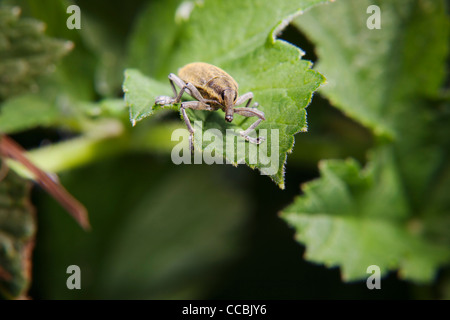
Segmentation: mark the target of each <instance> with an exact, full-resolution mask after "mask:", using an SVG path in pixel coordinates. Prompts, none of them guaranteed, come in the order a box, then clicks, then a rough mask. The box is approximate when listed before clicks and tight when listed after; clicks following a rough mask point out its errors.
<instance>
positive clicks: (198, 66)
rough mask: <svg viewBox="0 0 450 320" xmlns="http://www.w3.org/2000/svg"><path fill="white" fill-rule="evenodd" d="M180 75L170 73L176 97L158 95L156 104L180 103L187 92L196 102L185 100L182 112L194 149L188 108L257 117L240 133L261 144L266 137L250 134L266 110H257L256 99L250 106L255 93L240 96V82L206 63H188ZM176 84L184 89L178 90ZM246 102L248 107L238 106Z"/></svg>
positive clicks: (192, 130)
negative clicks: (255, 136) (254, 136)
mask: <svg viewBox="0 0 450 320" xmlns="http://www.w3.org/2000/svg"><path fill="white" fill-rule="evenodd" d="M178 75H179V77H178V76H176V75H175V74H173V73H171V74H169V81H170V84H171V86H172V89H173V92H174V97H173V98H172V97H168V96H159V97H157V98H156V100H155V104H159V105H171V104H175V103H179V102H180V101H181V97H182V96H183V93H184V92H186V93H187V94H189V95H190V96H191V97H193V98H195V99H197V101H186V102H183V103H181V107H180V110H181V114H182V115H183V118H184V121H185V123H186V126H187V128H188V130H189V133H190V134H191V135H190V144H191V149H192V140H193V134H194V128H193V127H192V125H191V122H190V121H189V118H188V116H187V114H186V108H190V109H193V110H207V111H216V110H218V109H222V110H223V111H224V112H225V120H226V121H228V122H231V121H233V115H234V114H235V113H237V114H240V115H242V116H245V117H258V118H259V119H258V120H256V121H255V122H254V123H253V124H252V125H251V126H250V127H248V129H247V130H243V131H241V132H240V135H241V136H242V137H243V138H244V139H245V140H247V141H249V142H252V143H256V144H260V143H261V142H263V141H264V140H265V139H264V137H259V138H253V137H250V136H249V133H250V132H251V131H253V130H254V129H255V128H256V127H257V126H258V125H259V124H260V123H261V121H263V120H266V119H265V117H264V112H262V111H260V110H258V109H256V108H257V107H258V103H257V102H255V103H254V104H253V106H252V107H249V105H250V103H251V101H252V99H253V93H252V92H247V93H245V94H243V95H242V96H238V84H237V83H236V81H235V80H234V79H233V78H232V77H231V76H230V75H229V74H228V73H226V72H225V71H223V70H222V69H220V68H218V67H216V66H213V65H211V64H208V63H204V62H194V63H190V64H188V65H185V66H184V67H182V68H181V69H180V70H179V71H178ZM175 85H176V86H178V87H179V88H180V89H181V90H180V92H179V93H177V90H176V87H175ZM245 101H247V104H246V105H245V107H240V108H236V106H239V105H241V104H243V103H244V102H245Z"/></svg>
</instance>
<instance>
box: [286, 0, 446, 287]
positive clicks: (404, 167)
mask: <svg viewBox="0 0 450 320" xmlns="http://www.w3.org/2000/svg"><path fill="white" fill-rule="evenodd" d="M371 4H372V3H371V2H370V1H358V2H355V1H340V2H337V3H335V4H332V5H328V6H321V7H317V8H314V9H313V10H311V11H310V12H308V13H307V14H305V16H303V17H302V19H299V20H298V21H297V24H298V25H299V26H300V27H301V28H302V30H304V31H305V32H306V34H307V35H308V36H309V37H310V38H311V39H312V40H313V41H314V42H315V43H317V52H318V55H319V63H318V68H320V70H323V72H325V73H326V74H327V76H328V85H327V86H324V87H323V89H322V91H321V92H322V93H323V94H324V95H325V96H327V97H328V98H329V99H330V101H331V102H332V103H333V104H334V105H335V106H336V107H338V108H339V109H341V110H342V111H343V112H345V113H346V114H348V115H349V116H351V117H352V118H354V119H355V120H357V121H359V122H361V123H362V124H364V125H366V126H367V127H369V128H370V129H372V131H373V133H374V134H375V135H376V136H377V137H378V146H377V147H376V148H375V149H373V150H372V152H371V157H370V158H369V161H368V163H367V165H366V168H364V169H361V168H359V166H357V165H356V164H355V163H354V162H353V161H349V162H343V161H339V160H336V161H331V162H324V163H322V165H321V178H320V179H319V180H316V181H314V182H311V183H308V184H306V185H305V186H304V188H303V190H304V193H305V194H304V195H303V196H301V197H299V198H298V199H297V200H296V201H295V202H294V204H292V205H291V206H290V207H288V208H287V209H286V210H285V211H284V212H283V214H282V216H283V217H284V218H285V219H286V220H287V221H288V222H289V223H290V224H291V225H293V226H294V227H295V229H296V232H297V233H296V238H297V239H298V241H300V242H302V243H304V244H306V246H307V251H306V258H307V259H310V260H311V261H314V262H318V263H325V264H326V265H328V266H340V267H341V270H342V274H343V277H344V279H346V280H355V279H361V278H365V277H367V274H366V273H365V271H366V269H367V267H368V266H369V265H372V264H375V265H378V266H379V267H380V268H381V271H382V273H383V274H386V273H387V272H389V271H392V270H396V269H398V270H399V273H400V276H401V277H403V278H405V279H409V280H413V281H417V282H430V281H432V280H433V279H434V277H435V275H436V272H437V270H438V269H439V268H440V267H441V266H443V265H446V264H448V263H449V262H450V249H449V247H450V238H449V236H448V228H449V226H450V215H449V213H450V201H449V200H448V193H449V190H450V182H449V181H450V179H448V177H449V163H450V161H449V153H448V150H449V147H450V127H449V126H448V121H449V120H450V116H449V115H450V106H449V104H448V102H446V101H445V100H444V99H441V98H440V96H441V91H440V90H441V89H440V88H441V86H442V84H443V81H444V75H445V70H446V61H445V59H446V57H447V55H448V52H449V47H448V36H449V25H450V23H449V18H448V16H447V15H446V14H445V10H444V1H415V0H404V1H393V0H385V1H380V2H379V3H378V4H379V6H380V8H381V19H382V20H381V21H382V22H381V29H373V30H371V29H368V28H367V26H366V20H367V18H368V17H369V14H367V13H366V10H367V7H368V6H369V5H371ZM444 194H446V195H447V196H444Z"/></svg>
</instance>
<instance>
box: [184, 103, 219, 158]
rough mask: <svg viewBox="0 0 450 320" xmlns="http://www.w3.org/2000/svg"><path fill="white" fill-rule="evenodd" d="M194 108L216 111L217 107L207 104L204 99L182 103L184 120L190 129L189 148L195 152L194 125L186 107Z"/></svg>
mask: <svg viewBox="0 0 450 320" xmlns="http://www.w3.org/2000/svg"><path fill="white" fill-rule="evenodd" d="M187 108H189V109H192V110H207V111H214V110H216V109H215V108H213V107H211V106H209V105H207V104H206V103H204V102H202V101H186V102H183V103H182V104H181V107H180V111H181V114H182V116H183V119H184V122H185V123H186V126H187V128H188V131H189V148H190V149H191V152H192V153H193V152H194V144H193V141H194V127H192V124H191V121H190V120H189V117H188V116H187V113H186V109H187Z"/></svg>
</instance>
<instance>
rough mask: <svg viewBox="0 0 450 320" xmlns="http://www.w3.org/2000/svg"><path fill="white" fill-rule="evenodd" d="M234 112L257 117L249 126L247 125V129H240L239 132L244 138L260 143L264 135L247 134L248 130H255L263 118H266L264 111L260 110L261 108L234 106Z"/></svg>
mask: <svg viewBox="0 0 450 320" xmlns="http://www.w3.org/2000/svg"><path fill="white" fill-rule="evenodd" d="M234 113H237V114H240V115H241V116H244V117H258V118H259V119H258V120H256V121H255V122H254V123H253V124H252V125H251V126H250V127H248V128H247V130H244V131H241V132H240V133H239V134H240V135H241V137H243V138H244V139H245V140H247V141H249V142H252V143H255V144H260V143H261V142H263V141H264V140H265V138H264V137H258V138H252V137H250V136H249V133H250V132H252V131H253V130H255V128H256V127H257V126H258V125H259V124H260V123H261V122H262V121H263V120H266V118H265V115H264V112H262V111H261V110H257V109H255V108H247V107H244V108H234Z"/></svg>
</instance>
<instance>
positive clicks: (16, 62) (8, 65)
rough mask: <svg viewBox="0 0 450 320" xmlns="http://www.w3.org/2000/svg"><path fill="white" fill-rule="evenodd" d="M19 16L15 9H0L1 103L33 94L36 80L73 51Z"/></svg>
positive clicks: (69, 43)
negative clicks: (17, 96) (25, 93)
mask: <svg viewBox="0 0 450 320" xmlns="http://www.w3.org/2000/svg"><path fill="white" fill-rule="evenodd" d="M19 16H20V9H19V8H18V7H4V6H2V7H0V57H1V58H0V100H2V99H6V98H7V97H10V96H13V95H18V94H20V93H23V92H27V91H36V89H37V83H36V81H37V78H38V77H39V76H41V75H43V74H46V73H48V72H50V71H51V70H52V68H53V67H54V65H55V63H56V62H57V61H58V60H60V59H61V57H62V56H64V55H65V54H67V52H68V51H70V50H71V49H72V47H73V44H72V43H71V42H68V41H61V40H56V39H53V38H50V37H48V36H46V35H45V34H44V30H45V25H44V24H43V23H42V22H40V21H38V20H34V19H27V18H19Z"/></svg>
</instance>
